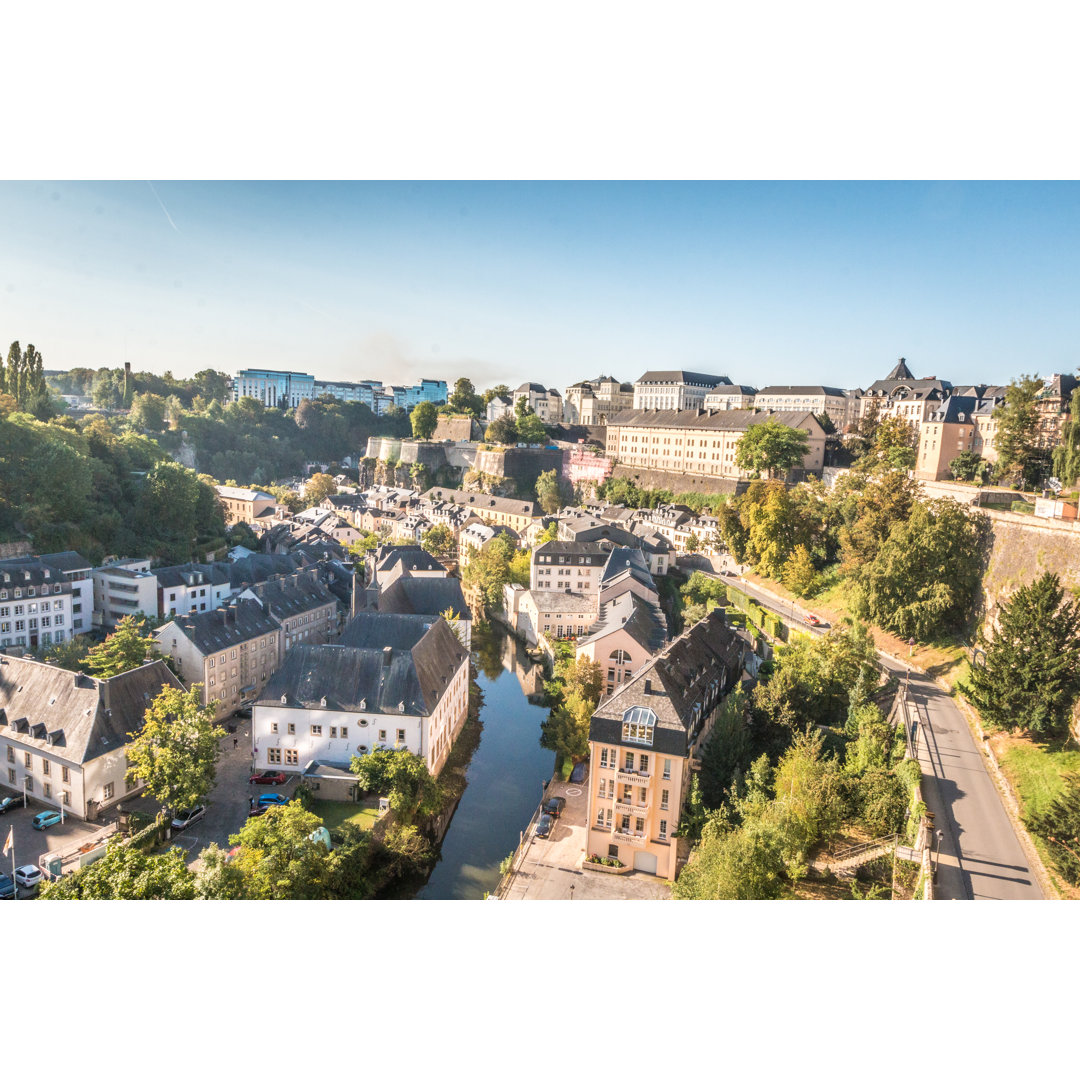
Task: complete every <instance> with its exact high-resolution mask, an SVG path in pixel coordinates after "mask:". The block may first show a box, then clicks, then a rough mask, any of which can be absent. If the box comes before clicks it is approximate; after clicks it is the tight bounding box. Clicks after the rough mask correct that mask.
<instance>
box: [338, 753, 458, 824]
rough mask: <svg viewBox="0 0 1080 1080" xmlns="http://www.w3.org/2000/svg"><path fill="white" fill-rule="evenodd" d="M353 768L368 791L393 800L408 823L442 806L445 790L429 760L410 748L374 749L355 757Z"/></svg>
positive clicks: (399, 816)
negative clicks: (437, 779) (434, 774)
mask: <svg viewBox="0 0 1080 1080" xmlns="http://www.w3.org/2000/svg"><path fill="white" fill-rule="evenodd" d="M349 768H350V769H351V770H352V771H353V772H354V773H355V774H356V777H357V779H358V780H359V782H360V786H361V787H362V788H363V789H364V790H365V791H374V792H376V793H378V794H380V795H385V796H387V797H388V798H389V799H390V807H391V809H392V810H394V812H395V813H396V814H397V815H398V819H399V820H400V821H403V822H404V823H406V824H408V823H411V822H412V820H413V819H414V818H416V817H430V816H431V815H433V814H437V813H438V812H439V810H440V808H441V806H442V792H441V791H440V790H439V785H438V784H437V783H436V782H435V779H434V777H433V776H432V775H431V773H430V772H428V767H427V763H426V762H425V761H424V759H423V758H422V757H421V756H420V755H419V754H413V753H410V752H409V751H407V750H373V751H371V753H368V754H361V755H359V756H354V757H353V759H352V761H351V762H349Z"/></svg>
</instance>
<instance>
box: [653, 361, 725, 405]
mask: <svg viewBox="0 0 1080 1080" xmlns="http://www.w3.org/2000/svg"><path fill="white" fill-rule="evenodd" d="M730 385H731V380H730V379H729V378H728V377H727V376H726V375H702V374H701V373H700V372H697V371H681V370H680V371H646V372H645V374H644V375H642V376H641V378H640V379H638V380H637V382H635V383H634V405H633V407H634V408H635V409H675V410H678V409H699V408H701V407H702V406H703V405H704V402H705V395H706V394H708V393H710V392H713V391H715V390H716V389H717V387H719V386H730Z"/></svg>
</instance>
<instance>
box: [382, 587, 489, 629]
mask: <svg viewBox="0 0 1080 1080" xmlns="http://www.w3.org/2000/svg"><path fill="white" fill-rule="evenodd" d="M447 608H452V609H453V612H454V614H455V615H456V616H457V617H458V618H459V619H471V618H472V614H471V612H470V611H469V605H468V604H466V603H465V594H464V593H463V592H462V591H461V582H460V581H459V580H458V579H457V578H453V577H442V578H418V577H399V578H398V579H397V580H396V581H394V582H393V583H392V584H390V585H389V586H387V587H386V588H385V589H383V591H382V592H381V593H379V611H380V612H388V613H392V614H408V615H427V616H435V615H441V614H442V613H443V612H444V611H445V610H446V609H447Z"/></svg>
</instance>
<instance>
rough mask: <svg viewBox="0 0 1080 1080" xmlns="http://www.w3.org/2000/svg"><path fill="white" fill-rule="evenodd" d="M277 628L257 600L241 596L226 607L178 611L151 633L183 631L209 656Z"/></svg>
mask: <svg viewBox="0 0 1080 1080" xmlns="http://www.w3.org/2000/svg"><path fill="white" fill-rule="evenodd" d="M280 629H281V627H280V626H279V625H278V624H277V622H276V621H275V620H274V619H272V618H271V617H270V614H269V612H267V611H265V610H264V608H263V605H262V604H261V603H259V601H258V600H250V599H241V600H238V601H237V602H236V603H235V604H230V605H229V606H228V607H227V608H226V607H220V608H217V609H216V610H214V611H200V612H195V613H193V614H191V615H178V616H177V617H176V618H174V619H170V620H169V621H168V622H167V623H165V624H163V625H162V626H160V627H158V629H157V630H154V631H153V634H154V637H155V638H157V639H158V640H159V641H167V640H168V639H169V638H171V637H172V636H173V635H174V634H177V633H179V634H183V635H184V637H186V638H187V639H188V640H189V641H190V642H191V643H192V644H193V645H194V646H195V648H196V649H198V651H199V652H200V653H201V654H202V655H203V656H209V655H210V654H211V653H216V652H220V651H221V650H222V649H228V648H231V647H232V646H233V645H239V644H240V643H241V642H244V641H251V640H252V638H258V637H262V636H263V634H272V633H274V632H276V631H278V630H280Z"/></svg>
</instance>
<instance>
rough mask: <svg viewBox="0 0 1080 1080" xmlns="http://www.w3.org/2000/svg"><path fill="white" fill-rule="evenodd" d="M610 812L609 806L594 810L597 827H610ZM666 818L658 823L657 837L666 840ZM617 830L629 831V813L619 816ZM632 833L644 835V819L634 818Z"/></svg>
mask: <svg viewBox="0 0 1080 1080" xmlns="http://www.w3.org/2000/svg"><path fill="white" fill-rule="evenodd" d="M611 820H612V813H611V807H608V808H607V809H606V810H598V811H597V812H596V824H597V826H598V827H599V828H601V829H603V828H605V827H606V828H608V829H610V828H611ZM667 826H668V823H667V820H666V819H663V820H661V821H660V823H659V839H661V840H666V839H667V838H668V835H667ZM619 832H623V833H630V832H631V830H630V815H629V814H622V815H621V816H620V818H619ZM633 835H635V836H644V835H645V819H644V818H640V817H635V818H634V829H633Z"/></svg>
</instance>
